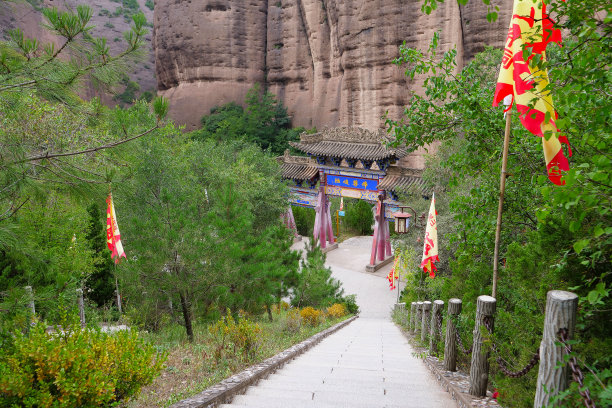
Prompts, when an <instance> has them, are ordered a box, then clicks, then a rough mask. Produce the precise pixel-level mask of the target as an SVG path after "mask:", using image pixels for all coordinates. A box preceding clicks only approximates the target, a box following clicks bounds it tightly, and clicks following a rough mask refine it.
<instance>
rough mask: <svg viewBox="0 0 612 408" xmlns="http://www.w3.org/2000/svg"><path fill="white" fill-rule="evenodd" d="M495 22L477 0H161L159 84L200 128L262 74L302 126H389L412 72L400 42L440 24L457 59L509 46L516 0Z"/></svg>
mask: <svg viewBox="0 0 612 408" xmlns="http://www.w3.org/2000/svg"><path fill="white" fill-rule="evenodd" d="M497 5H498V6H499V7H500V13H499V18H498V21H497V22H496V23H493V24H489V23H488V22H487V21H486V18H485V16H486V7H487V6H485V5H483V3H482V2H481V1H480V0H471V1H470V2H469V3H468V5H467V6H461V7H460V6H458V4H457V2H456V1H455V0H447V1H446V2H445V3H442V4H440V5H439V8H438V10H436V11H434V12H433V13H432V14H431V15H429V16H428V15H425V14H423V13H422V12H421V10H420V8H421V1H416V0H412V1H406V0H240V1H239V0H192V1H181V0H157V1H156V5H155V15H154V19H155V20H154V21H155V33H154V38H153V48H154V51H155V58H156V71H157V81H158V89H159V91H160V93H161V94H163V95H165V96H166V97H168V98H169V99H170V102H171V115H172V117H173V118H174V119H175V120H176V121H177V122H178V123H184V124H187V128H188V129H189V128H193V127H195V126H196V125H197V124H198V121H199V118H200V117H201V116H202V115H204V114H207V113H208V112H209V109H210V108H211V107H213V106H215V105H219V104H223V103H227V102H230V101H237V102H241V101H242V100H243V98H244V95H245V94H246V92H247V90H248V89H249V88H250V87H251V86H252V85H253V84H254V83H255V82H260V83H264V84H265V85H266V86H267V87H268V89H269V90H270V91H271V92H272V93H274V94H276V95H277V96H278V98H280V99H281V100H282V101H283V102H284V103H285V105H286V106H287V107H288V110H289V113H290V115H292V117H293V124H294V125H295V126H305V127H312V126H316V127H318V128H323V127H335V126H361V127H365V128H370V129H375V128H380V127H382V126H383V122H382V120H381V116H382V115H383V114H384V112H385V111H388V112H389V114H390V116H392V117H396V118H397V117H399V116H400V115H401V113H402V111H403V108H404V106H405V105H406V102H407V100H408V98H409V96H410V93H411V92H419V90H420V84H421V82H420V81H419V80H415V81H410V80H408V79H407V78H405V77H404V75H403V70H402V69H400V68H398V67H396V66H394V65H392V64H391V61H392V60H393V58H395V57H396V56H397V55H398V47H399V45H400V44H401V43H402V42H403V41H406V43H407V44H408V45H409V46H412V47H420V48H425V47H427V45H428V44H429V41H430V39H431V37H432V35H433V33H434V32H435V31H439V32H440V37H441V49H443V50H448V49H450V48H451V47H457V51H458V56H459V61H460V63H465V62H466V61H468V60H469V59H470V58H471V57H473V55H474V54H475V53H477V52H479V51H481V50H482V49H483V47H484V45H486V44H489V45H493V46H500V47H501V46H502V45H503V41H504V39H505V35H506V33H507V28H506V27H507V24H508V20H509V16H510V12H511V10H510V9H511V7H512V1H511V0H500V1H498V2H497Z"/></svg>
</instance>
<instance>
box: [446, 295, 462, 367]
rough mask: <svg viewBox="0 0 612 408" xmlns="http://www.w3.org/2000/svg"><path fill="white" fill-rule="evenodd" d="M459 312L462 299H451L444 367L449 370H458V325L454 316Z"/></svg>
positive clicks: (447, 320) (449, 302)
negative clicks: (454, 320)
mask: <svg viewBox="0 0 612 408" xmlns="http://www.w3.org/2000/svg"><path fill="white" fill-rule="evenodd" d="M459 313H461V299H454V298H453V299H451V300H449V301H448V317H447V319H446V339H445V341H444V369H445V370H447V371H457V340H456V336H457V327H456V326H455V323H454V322H453V319H452V318H453V316H459Z"/></svg>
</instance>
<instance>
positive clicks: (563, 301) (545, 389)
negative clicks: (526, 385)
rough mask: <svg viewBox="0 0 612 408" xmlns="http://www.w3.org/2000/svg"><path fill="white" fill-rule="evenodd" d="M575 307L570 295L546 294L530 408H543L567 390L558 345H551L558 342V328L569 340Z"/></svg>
mask: <svg viewBox="0 0 612 408" xmlns="http://www.w3.org/2000/svg"><path fill="white" fill-rule="evenodd" d="M577 308H578V296H577V295H576V294H574V293H571V292H565V291H562V290H551V291H550V292H548V294H547V295H546V315H545V317H544V333H543V335H542V342H541V343H540V368H539V371H538V382H537V386H536V395H535V399H534V401H533V406H534V408H542V407H543V406H547V405H548V400H549V398H550V397H553V396H555V395H557V394H559V393H560V392H562V391H564V390H565V389H566V388H567V383H568V371H567V366H566V364H565V360H564V359H563V356H564V354H565V352H564V350H563V346H562V345H561V346H557V345H556V344H555V343H556V342H558V341H559V340H558V339H559V335H558V333H559V329H563V328H564V329H567V332H568V337H569V338H570V339H571V338H572V337H573V335H574V328H575V326H576V309H577ZM557 406H558V404H557Z"/></svg>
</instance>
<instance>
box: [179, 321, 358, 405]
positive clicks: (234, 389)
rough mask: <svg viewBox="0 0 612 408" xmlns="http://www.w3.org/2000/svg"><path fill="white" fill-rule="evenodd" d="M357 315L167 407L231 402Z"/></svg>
mask: <svg viewBox="0 0 612 408" xmlns="http://www.w3.org/2000/svg"><path fill="white" fill-rule="evenodd" d="M358 317H359V316H353V317H351V318H349V319H346V320H344V321H342V322H340V323H337V324H335V325H333V326H332V327H330V328H328V329H325V330H323V331H322V332H320V333H317V334H315V335H314V336H312V337H309V338H308V339H306V340H304V341H302V342H301V343H298V344H296V345H294V346H291V347H289V348H288V349H287V350H285V351H282V352H280V353H278V354H277V355H275V356H272V357H270V358H268V359H266V360H264V361H262V362H261V363H259V364H255V365H252V366H250V367H249V368H247V369H245V370H243V371H241V372H239V373H238V374H234V375H233V376H231V377H229V378H226V379H225V380H223V381H221V382H220V383H217V384H215V385H213V386H211V387H208V388H207V389H205V390H204V391H202V392H201V393H199V394H198V395H195V396H193V397H191V398H187V399H184V400H182V401H179V402H177V403H176V404H173V405H171V406H170V408H212V407H216V406H218V405H221V404H226V403H229V402H231V400H232V398H234V397H235V396H236V395H237V394H240V393H242V392H244V391H245V390H246V388H247V387H249V386H250V385H252V384H254V383H256V382H257V381H259V380H261V379H262V378H265V377H267V376H268V375H269V374H271V373H273V372H274V371H276V370H277V369H279V368H280V367H281V366H283V365H284V364H285V363H287V362H288V361H290V360H293V359H294V358H295V357H297V356H299V355H300V354H302V353H303V352H305V351H306V350H308V349H310V348H311V347H312V346H314V345H315V344H317V343H319V342H320V341H321V340H323V339H324V338H325V337H327V336H329V335H330V334H332V333H334V332H336V331H338V330H340V329H341V328H343V327H344V326H346V325H347V324H349V323H351V322H352V321H353V320H355V319H357V318H358Z"/></svg>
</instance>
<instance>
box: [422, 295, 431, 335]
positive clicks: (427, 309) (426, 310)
mask: <svg viewBox="0 0 612 408" xmlns="http://www.w3.org/2000/svg"><path fill="white" fill-rule="evenodd" d="M430 313H431V302H430V301H429V300H426V301H425V302H423V320H422V322H421V341H422V342H423V343H425V341H426V340H427V335H428V334H429V319H430V317H429V315H430Z"/></svg>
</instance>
